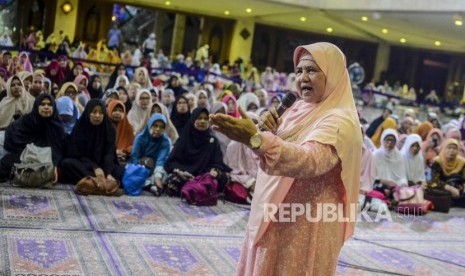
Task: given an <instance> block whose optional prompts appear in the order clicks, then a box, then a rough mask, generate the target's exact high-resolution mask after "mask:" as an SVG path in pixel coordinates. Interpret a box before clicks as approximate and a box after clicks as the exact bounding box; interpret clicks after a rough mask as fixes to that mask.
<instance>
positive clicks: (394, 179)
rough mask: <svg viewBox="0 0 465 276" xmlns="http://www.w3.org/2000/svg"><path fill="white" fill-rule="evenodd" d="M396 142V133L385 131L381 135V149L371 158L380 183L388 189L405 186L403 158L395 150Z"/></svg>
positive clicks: (392, 130)
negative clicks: (373, 160)
mask: <svg viewBox="0 0 465 276" xmlns="http://www.w3.org/2000/svg"><path fill="white" fill-rule="evenodd" d="M397 140H398V136H397V131H396V130H394V129H385V130H384V131H383V133H382V134H381V142H382V143H381V147H380V148H379V149H377V150H376V151H375V152H374V154H373V156H374V159H375V167H376V171H377V177H376V178H377V179H379V181H380V183H381V184H383V185H385V186H387V187H389V188H395V187H396V186H407V183H408V182H407V172H406V169H405V162H404V158H403V157H402V155H401V154H400V152H399V150H398V149H397V148H396V142H397Z"/></svg>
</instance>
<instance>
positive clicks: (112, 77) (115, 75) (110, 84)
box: [105, 63, 129, 90]
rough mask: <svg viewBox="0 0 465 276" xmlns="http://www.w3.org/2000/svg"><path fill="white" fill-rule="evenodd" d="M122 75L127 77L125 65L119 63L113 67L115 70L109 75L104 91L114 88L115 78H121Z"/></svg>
mask: <svg viewBox="0 0 465 276" xmlns="http://www.w3.org/2000/svg"><path fill="white" fill-rule="evenodd" d="M123 75H124V76H126V77H128V72H127V69H126V65H124V64H123V63H120V64H118V65H117V66H116V67H115V69H114V70H113V72H112V73H111V75H110V79H109V80H108V84H107V86H106V87H105V90H108V89H110V88H114V87H115V84H116V78H118V76H123ZM128 78H129V77H128Z"/></svg>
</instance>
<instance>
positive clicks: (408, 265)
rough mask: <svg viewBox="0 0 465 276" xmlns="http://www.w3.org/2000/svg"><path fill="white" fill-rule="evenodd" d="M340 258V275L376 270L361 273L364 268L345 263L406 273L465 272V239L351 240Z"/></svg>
mask: <svg viewBox="0 0 465 276" xmlns="http://www.w3.org/2000/svg"><path fill="white" fill-rule="evenodd" d="M438 238H440V239H442V238H443V237H438ZM339 262H340V265H339V267H338V274H339V275H373V272H375V271H371V272H368V271H367V272H366V274H360V272H362V271H363V270H353V269H352V268H350V267H348V266H347V265H346V264H352V265H356V266H363V267H365V268H372V269H376V270H384V271H386V272H392V273H399V274H403V275H465V241H462V242H457V241H453V242H451V241H423V242H421V241H396V242H390V241H389V242H388V241H381V242H374V243H373V242H366V241H361V240H349V241H347V242H346V243H345V245H344V247H343V249H342V252H341V255H340V257H339ZM378 273H379V272H378Z"/></svg>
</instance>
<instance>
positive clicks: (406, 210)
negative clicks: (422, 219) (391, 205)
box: [393, 185, 431, 216]
mask: <svg viewBox="0 0 465 276" xmlns="http://www.w3.org/2000/svg"><path fill="white" fill-rule="evenodd" d="M393 196H394V200H396V201H397V206H396V209H395V210H396V212H398V213H402V214H407V215H410V214H412V215H420V216H421V215H425V214H426V213H427V212H428V211H429V210H430V209H431V202H430V201H428V200H425V198H424V193H423V188H422V187H421V185H414V186H410V187H405V186H403V187H396V188H395V189H394V194H393Z"/></svg>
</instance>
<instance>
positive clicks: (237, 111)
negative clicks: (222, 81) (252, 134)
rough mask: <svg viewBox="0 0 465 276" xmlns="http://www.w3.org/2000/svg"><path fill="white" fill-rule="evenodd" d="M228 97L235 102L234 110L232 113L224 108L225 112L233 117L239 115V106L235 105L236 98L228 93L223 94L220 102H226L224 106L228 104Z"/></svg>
mask: <svg viewBox="0 0 465 276" xmlns="http://www.w3.org/2000/svg"><path fill="white" fill-rule="evenodd" d="M230 99H232V100H233V101H234V103H235V104H236V109H235V110H234V112H233V113H228V109H227V108H226V110H225V111H226V114H228V115H230V116H233V117H234V118H239V117H241V115H240V114H239V106H238V105H237V101H236V98H235V97H234V96H230V95H227V96H224V97H223V100H222V102H223V103H224V104H226V106H228V101H229V100H230Z"/></svg>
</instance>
